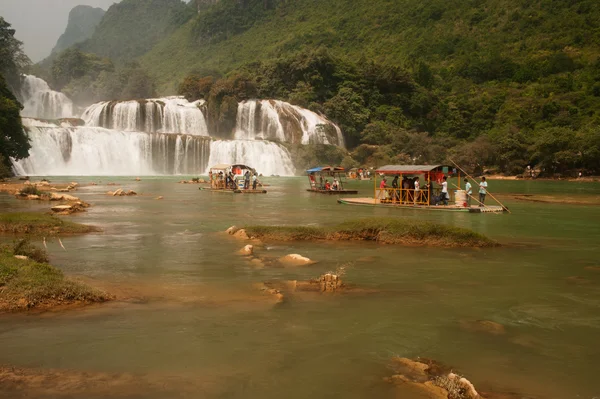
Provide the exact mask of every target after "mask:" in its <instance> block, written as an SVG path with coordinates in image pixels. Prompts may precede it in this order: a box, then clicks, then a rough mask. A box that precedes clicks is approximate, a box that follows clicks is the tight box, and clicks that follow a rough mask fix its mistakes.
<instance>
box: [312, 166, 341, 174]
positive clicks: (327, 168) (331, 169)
mask: <svg viewBox="0 0 600 399" xmlns="http://www.w3.org/2000/svg"><path fill="white" fill-rule="evenodd" d="M344 171H345V169H344V168H342V167H341V166H318V167H316V168H312V169H308V170H307V171H306V173H317V172H344Z"/></svg>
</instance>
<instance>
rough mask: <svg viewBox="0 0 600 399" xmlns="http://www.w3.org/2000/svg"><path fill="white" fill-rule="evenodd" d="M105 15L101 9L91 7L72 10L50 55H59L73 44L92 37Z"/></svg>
mask: <svg viewBox="0 0 600 399" xmlns="http://www.w3.org/2000/svg"><path fill="white" fill-rule="evenodd" d="M105 13H106V11H104V10H103V9H101V8H95V7H91V6H83V5H80V6H76V7H75V8H73V9H72V10H71V12H70V13H69V22H68V23H67V28H66V29H65V33H63V34H62V35H61V36H60V38H59V39H58V41H57V42H56V46H54V48H53V49H52V54H56V53H60V52H61V51H63V50H66V49H67V48H69V47H71V46H73V45H74V44H77V43H81V42H83V41H85V40H87V39H89V38H90V37H92V35H93V34H94V31H95V30H96V27H97V26H98V24H100V21H101V20H102V17H104V14H105Z"/></svg>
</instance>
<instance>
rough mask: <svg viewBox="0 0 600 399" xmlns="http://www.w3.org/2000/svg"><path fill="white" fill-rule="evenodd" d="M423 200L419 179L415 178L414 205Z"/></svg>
mask: <svg viewBox="0 0 600 399" xmlns="http://www.w3.org/2000/svg"><path fill="white" fill-rule="evenodd" d="M420 200H421V185H420V184H419V177H418V176H417V177H415V200H414V203H415V204H416V203H417V202H419V201H420Z"/></svg>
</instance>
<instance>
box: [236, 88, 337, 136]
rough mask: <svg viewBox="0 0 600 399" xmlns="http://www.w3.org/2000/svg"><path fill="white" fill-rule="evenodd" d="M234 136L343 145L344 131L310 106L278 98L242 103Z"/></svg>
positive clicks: (239, 105) (239, 107) (239, 106)
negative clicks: (299, 105) (297, 104)
mask: <svg viewBox="0 0 600 399" xmlns="http://www.w3.org/2000/svg"><path fill="white" fill-rule="evenodd" d="M235 138H236V139H238V140H253V139H259V140H279V141H283V142H286V143H295V144H333V145H337V146H341V147H343V146H344V137H343V136H342V132H341V130H340V129H339V127H337V126H336V125H335V124H334V123H332V122H331V121H329V120H327V119H326V118H324V117H322V116H320V115H318V114H316V113H314V112H312V111H310V110H308V109H304V108H301V107H298V106H295V105H292V104H289V103H286V102H283V101H279V100H248V101H244V102H241V103H239V104H238V110H237V120H236V128H235Z"/></svg>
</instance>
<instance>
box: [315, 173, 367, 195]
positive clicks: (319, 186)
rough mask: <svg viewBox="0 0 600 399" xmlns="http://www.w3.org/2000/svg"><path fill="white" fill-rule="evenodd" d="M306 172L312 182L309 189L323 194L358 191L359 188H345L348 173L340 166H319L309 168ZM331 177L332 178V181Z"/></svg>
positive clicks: (354, 192)
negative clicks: (344, 178)
mask: <svg viewBox="0 0 600 399" xmlns="http://www.w3.org/2000/svg"><path fill="white" fill-rule="evenodd" d="M306 174H307V175H308V182H309V184H310V188H309V189H308V191H312V192H315V193H321V194H335V193H344V194H356V193H358V191H357V190H346V189H344V180H343V177H344V176H345V175H346V174H345V169H344V168H342V167H340V166H319V167H316V168H312V169H308V170H307V171H306ZM329 179H332V180H331V182H330V180H329Z"/></svg>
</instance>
